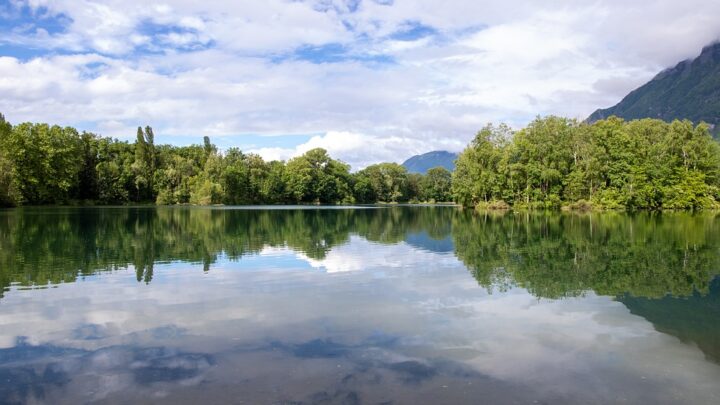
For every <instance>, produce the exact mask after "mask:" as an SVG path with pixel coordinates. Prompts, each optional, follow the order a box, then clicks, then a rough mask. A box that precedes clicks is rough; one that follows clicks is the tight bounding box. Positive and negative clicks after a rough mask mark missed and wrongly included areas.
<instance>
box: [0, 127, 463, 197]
mask: <svg viewBox="0 0 720 405" xmlns="http://www.w3.org/2000/svg"><path fill="white" fill-rule="evenodd" d="M427 177H428V178H427V180H426V179H425V177H424V176H421V175H410V174H408V173H407V171H406V170H405V168H403V167H402V166H400V165H397V164H394V163H392V164H390V163H384V164H380V165H374V166H370V167H368V168H367V169H365V170H363V171H361V172H360V173H357V174H351V173H350V166H348V165H347V164H345V163H343V162H340V161H338V160H335V159H332V158H331V157H330V156H328V154H327V152H326V151H325V150H323V149H313V150H310V151H308V152H307V153H305V154H304V155H302V156H299V157H296V158H294V159H291V160H290V161H288V162H287V163H285V162H280V161H273V162H266V161H264V160H263V159H262V158H261V157H260V156H258V155H255V154H246V153H243V152H242V151H240V150H239V149H237V148H231V149H229V150H227V151H225V152H224V153H221V152H219V151H218V149H217V148H216V147H215V146H214V145H213V144H212V143H211V142H210V139H209V138H208V137H205V138H204V142H203V145H192V146H184V147H175V146H169V145H156V144H155V135H154V133H153V130H152V128H151V127H149V126H148V127H145V128H144V129H143V128H138V130H137V139H136V141H135V142H134V143H129V142H121V141H118V140H115V139H111V138H104V137H100V136H97V135H95V134H91V133H87V132H83V133H79V132H78V131H77V130H75V129H74V128H69V127H66V128H61V127H59V126H56V125H55V126H50V125H48V124H31V123H22V124H19V125H16V126H12V125H10V124H9V123H7V122H6V121H5V119H4V117H2V115H0V206H15V205H19V204H25V205H41V204H73V203H88V204H127V203H156V204H160V205H170V204H196V205H210V204H232V205H239V204H282V203H292V204H296V203H308V204H313V203H315V204H339V203H354V202H361V203H375V202H378V201H386V202H398V201H410V200H420V201H424V200H434V201H450V199H451V197H450V193H449V186H448V181H449V177H450V174H449V172H447V171H446V170H445V169H438V170H435V171H433V173H432V174H431V175H428V176H427Z"/></svg>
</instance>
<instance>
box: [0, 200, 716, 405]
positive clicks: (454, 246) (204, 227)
mask: <svg viewBox="0 0 720 405" xmlns="http://www.w3.org/2000/svg"><path fill="white" fill-rule="evenodd" d="M719 274H720V215H718V214H717V213H712V212H706V213H694V214H693V213H638V214H626V213H593V214H570V213H526V212H523V213H505V214H500V213H476V212H471V211H468V210H461V209H458V208H456V207H422V206H411V207H402V206H397V207H392V206H390V207H332V208H318V207H252V208H249V207H237V208H234V207H212V208H201V207H177V208H175V207H172V208H171V207H157V208H155V207H141V208H126V207H123V208H120V207H107V208H25V209H15V210H0V286H2V292H1V293H0V403H35V402H41V403H51V404H65V403H66V404H77V403H89V402H92V403H127V404H135V403H144V402H153V403H167V404H184V403H208V404H209V403H246V404H274V403H279V404H284V403H287V404H361V403H362V404H419V403H423V404H441V403H458V404H463V403H468V404H474V403H569V404H577V403H598V404H602V403H620V402H622V403H691V404H701V403H702V404H711V403H720V390H718V387H719V383H720V278H719V277H717V276H718V275H719Z"/></svg>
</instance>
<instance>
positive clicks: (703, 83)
mask: <svg viewBox="0 0 720 405" xmlns="http://www.w3.org/2000/svg"><path fill="white" fill-rule="evenodd" d="M611 115H616V116H618V117H621V118H624V119H627V120H630V119H638V118H660V119H662V120H665V121H672V120H673V119H676V118H677V119H689V120H691V121H693V122H696V123H697V122H700V121H705V122H707V123H708V124H711V125H713V126H714V132H715V133H717V132H718V130H720V42H718V43H715V44H713V45H710V46H707V47H705V48H703V50H702V53H701V54H700V56H698V57H697V58H695V59H692V60H686V61H683V62H680V63H678V64H677V66H675V67H674V68H670V69H666V70H664V71H662V72H660V73H659V74H658V75H657V76H655V78H653V79H652V80H651V81H649V82H648V83H646V84H644V85H643V86H641V87H639V88H638V89H636V90H634V91H632V92H630V94H628V95H627V96H626V97H625V98H624V99H622V101H620V103H618V104H617V105H615V106H614V107H610V108H606V109H600V110H597V111H595V112H594V113H592V115H590V117H588V121H590V122H593V121H597V120H600V119H604V118H607V117H609V116H611Z"/></svg>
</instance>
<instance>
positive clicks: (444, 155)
mask: <svg viewBox="0 0 720 405" xmlns="http://www.w3.org/2000/svg"><path fill="white" fill-rule="evenodd" d="M457 157H458V155H457V153H451V152H447V151H444V150H436V151H432V152H428V153H423V154H422V155H415V156H413V157H411V158H410V159H408V160H406V161H405V162H403V164H402V165H403V166H404V167H405V168H406V169H407V171H408V172H409V173H420V174H425V173H427V171H428V170H429V169H432V168H433V167H438V166H442V167H444V168H446V169H448V170H450V171H453V170H455V159H457Z"/></svg>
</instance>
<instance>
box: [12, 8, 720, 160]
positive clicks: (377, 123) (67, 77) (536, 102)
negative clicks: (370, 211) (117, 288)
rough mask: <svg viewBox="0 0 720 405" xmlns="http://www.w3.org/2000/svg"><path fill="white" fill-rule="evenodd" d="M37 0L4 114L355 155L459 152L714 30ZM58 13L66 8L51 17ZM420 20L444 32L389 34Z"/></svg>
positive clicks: (668, 56)
mask: <svg viewBox="0 0 720 405" xmlns="http://www.w3.org/2000/svg"><path fill="white" fill-rule="evenodd" d="M29 4H30V6H31V7H33V8H34V9H35V10H36V11H37V12H38V13H39V10H45V11H43V12H42V13H41V14H42V16H40V15H38V16H37V17H36V20H34V21H31V24H30V25H28V24H27V23H26V22H25V23H23V24H21V25H22V29H20V28H17V27H15V28H13V29H12V30H10V31H9V32H8V35H7V36H6V38H4V39H3V40H0V41H2V42H4V43H8V44H12V45H13V46H14V47H16V48H17V47H21V48H22V47H26V48H27V49H29V50H34V51H35V52H39V54H38V56H37V57H35V58H32V59H27V58H24V59H19V58H17V57H15V56H13V54H9V56H8V57H3V58H0V91H1V92H2V95H3V99H2V104H0V110H1V111H2V112H3V113H5V115H6V116H7V117H8V119H10V120H11V121H13V122H19V121H25V120H31V121H49V122H57V123H60V124H64V125H78V126H81V129H89V130H101V129H102V131H103V132H104V134H105V135H110V136H118V137H122V138H126V139H131V138H132V134H133V131H129V132H128V131H127V130H126V129H127V128H133V127H135V126H137V125H145V124H150V125H152V126H153V127H154V128H155V129H156V131H155V132H156V133H157V134H158V136H159V139H161V140H162V139H165V140H172V141H174V142H179V141H178V138H177V137H179V136H192V137H193V138H192V139H197V140H199V139H201V136H203V135H209V136H211V137H213V136H224V137H231V136H234V137H236V139H237V143H238V144H241V143H242V134H261V135H262V134H267V135H274V134H323V135H319V136H317V137H314V138H312V139H310V140H309V141H308V142H305V143H303V144H300V145H298V146H296V147H294V148H269V147H262V145H261V146H260V147H258V148H256V149H255V151H256V152H258V153H261V154H262V155H263V156H265V157H268V158H282V159H287V158H289V157H291V156H294V155H296V154H299V153H302V152H303V151H305V150H307V149H309V148H311V147H316V146H320V147H324V148H326V149H328V150H329V151H330V153H331V154H333V156H334V157H337V158H340V159H342V160H345V161H347V162H348V163H350V164H352V165H353V167H354V168H356V169H357V168H360V167H362V166H365V165H367V164H369V163H374V162H377V161H379V160H392V161H401V160H403V159H405V158H407V157H408V156H410V155H412V154H414V153H419V152H425V151H428V150H432V149H449V150H455V151H456V150H459V149H460V148H462V146H463V145H465V144H466V143H467V142H468V141H469V139H471V137H472V135H473V133H474V132H475V131H476V130H478V129H479V128H480V127H481V126H482V125H484V124H485V123H486V122H489V121H495V122H497V121H505V122H508V123H509V124H511V125H514V126H522V125H525V124H526V123H527V122H528V121H529V120H530V119H532V118H533V117H535V116H536V115H538V114H560V115H567V116H571V117H577V118H584V117H585V116H587V115H588V114H590V113H591V112H592V111H593V110H594V109H596V108H599V107H607V106H609V105H612V104H614V103H616V102H617V101H619V99H620V98H621V97H622V96H623V95H625V94H627V92H629V91H630V90H632V89H633V88H634V87H636V86H638V85H639V84H642V83H643V82H645V81H647V80H649V79H650V78H651V77H652V76H653V75H654V74H655V73H657V72H658V71H659V70H660V69H662V68H664V67H667V66H669V65H672V64H674V63H676V62H678V61H680V60H682V59H685V58H688V57H691V56H694V55H696V54H698V53H699V51H700V48H701V47H702V46H703V45H705V44H707V43H709V42H711V41H713V40H715V39H718V38H719V37H720V26H718V25H717V24H715V23H714V21H713V20H714V16H716V15H719V14H720V3H718V2H716V1H710V0H689V1H685V2H677V1H671V0H661V1H652V2H651V1H638V2H633V3H632V4H628V3H627V2H625V1H620V0H606V1H569V0H553V1H550V2H543V3H542V4H541V5H540V4H538V3H537V2H534V1H529V0H521V1H515V2H511V4H508V2H500V1H470V0H456V1H452V2H446V3H443V5H442V7H441V6H439V5H438V3H437V2H435V1H430V0H416V1H409V0H397V1H395V2H393V3H392V4H391V5H382V4H378V3H377V2H370V1H364V2H361V3H360V4H359V6H358V8H357V10H356V11H355V12H351V10H349V8H348V5H347V4H346V3H344V2H327V1H283V0H270V1H266V2H224V1H206V2H195V1H189V0H183V1H174V2H171V3H168V4H164V5H158V6H155V7H148V6H147V4H146V2H139V1H103V2H95V1H70V0H55V1H44V0H35V1H32V2H30V3H29ZM41 7H42V8H41ZM60 15H62V16H64V17H63V18H64V19H66V20H68V21H72V23H71V24H69V25H67V26H66V27H65V29H64V30H61V31H48V30H46V29H45V27H44V26H43V21H46V20H47V18H48V16H60ZM414 26H420V27H426V28H428V29H429V32H430V33H432V32H434V33H436V34H435V35H429V36H427V35H426V36H422V37H419V38H409V39H410V40H408V41H403V40H400V39H399V38H396V37H394V36H393V33H396V32H398V31H404V32H407V30H408V29H412V27H414ZM324 45H331V47H330V48H328V49H329V50H327V52H329V53H331V52H341V53H342V52H345V53H346V54H345V55H344V56H345V57H344V58H343V55H339V56H338V55H336V57H339V58H340V59H339V60H334V61H333V63H313V62H318V61H317V60H316V61H313V60H308V58H312V56H308V55H305V56H306V57H305V58H303V57H302V56H303V55H298V54H295V53H293V52H294V51H295V50H297V49H299V47H304V46H310V47H316V50H315V51H314V52H316V53H319V55H315V56H316V57H321V58H322V57H323V56H325V57H327V56H328V55H323V54H322V52H323V49H324V48H323V46H324ZM379 57H382V58H384V59H379V62H377V60H378V59H377V58H379ZM374 61H375V62H374ZM383 61H385V62H383ZM387 61H392V63H387ZM82 126H84V127H82ZM303 139H305V138H303ZM224 143H225V144H227V143H228V141H227V138H225V139H224Z"/></svg>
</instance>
